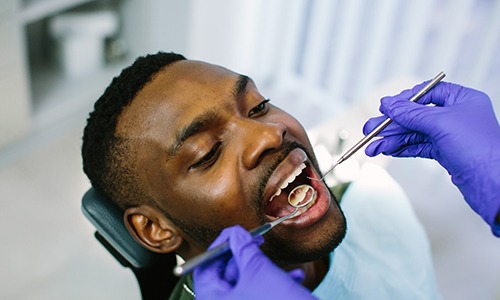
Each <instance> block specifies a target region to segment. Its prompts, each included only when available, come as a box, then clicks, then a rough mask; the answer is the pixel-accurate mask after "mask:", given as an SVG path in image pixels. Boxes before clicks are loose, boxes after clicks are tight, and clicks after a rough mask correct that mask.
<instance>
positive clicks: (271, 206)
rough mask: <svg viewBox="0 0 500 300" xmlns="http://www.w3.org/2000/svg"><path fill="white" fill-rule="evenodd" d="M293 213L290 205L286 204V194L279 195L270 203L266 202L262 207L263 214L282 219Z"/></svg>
mask: <svg viewBox="0 0 500 300" xmlns="http://www.w3.org/2000/svg"><path fill="white" fill-rule="evenodd" d="M293 211H295V208H293V207H292V206H291V205H290V204H288V195H287V194H286V193H281V195H279V196H278V197H274V199H273V200H272V201H270V202H267V204H266V206H265V207H264V213H265V214H266V215H269V216H273V217H277V218H279V217H283V216H286V215H288V214H290V213H292V212H293Z"/></svg>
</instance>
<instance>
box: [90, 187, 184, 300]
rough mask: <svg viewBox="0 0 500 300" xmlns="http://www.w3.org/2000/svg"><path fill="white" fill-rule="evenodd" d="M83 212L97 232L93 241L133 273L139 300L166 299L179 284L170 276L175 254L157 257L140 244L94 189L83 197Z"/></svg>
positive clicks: (118, 211)
mask: <svg viewBox="0 0 500 300" xmlns="http://www.w3.org/2000/svg"><path fill="white" fill-rule="evenodd" d="M82 212H83V214H84V215H85V217H86V218H87V219H88V220H89V221H90V222H91V223H92V224H93V225H94V226H95V228H96V229H97V231H96V232H95V234H94V235H95V238H96V239H97V240H98V241H99V242H100V243H101V244H102V245H103V246H104V248H106V249H107V250H108V251H109V253H111V255H113V257H114V258H115V259H116V260H117V261H118V262H119V263H120V264H121V265H122V266H124V267H126V268H130V269H131V270H132V272H133V273H134V275H135V277H136V279H137V282H138V284H139V288H140V291H141V295H142V299H143V300H156V299H168V296H169V295H170V293H171V291H172V290H173V288H174V286H175V284H176V283H177V281H178V279H177V277H175V276H174V275H173V273H172V269H173V267H174V266H175V265H176V257H175V254H173V253H172V254H159V253H155V252H152V251H149V250H147V249H146V248H144V247H142V246H141V245H139V243H137V242H136V241H135V240H134V239H133V238H132V236H131V235H130V233H129V232H128V230H127V228H126V227H125V224H124V223H123V211H122V210H121V209H120V208H119V207H118V206H117V205H116V204H115V203H113V202H112V201H111V200H109V199H107V198H105V197H103V196H102V195H100V194H99V193H98V192H97V191H96V190H95V189H94V188H90V189H89V190H88V191H87V192H86V193H85V195H84V196H83V199H82Z"/></svg>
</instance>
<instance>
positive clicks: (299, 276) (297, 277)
mask: <svg viewBox="0 0 500 300" xmlns="http://www.w3.org/2000/svg"><path fill="white" fill-rule="evenodd" d="M288 274H289V275H290V277H292V279H293V281H295V282H297V283H302V281H304V278H305V274H304V271H303V270H302V269H295V270H292V271H290V272H288Z"/></svg>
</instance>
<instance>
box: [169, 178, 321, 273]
mask: <svg viewBox="0 0 500 300" xmlns="http://www.w3.org/2000/svg"><path fill="white" fill-rule="evenodd" d="M300 187H301V186H298V187H296V188H295V189H294V190H296V189H298V188H300ZM308 189H310V190H311V191H313V192H312V193H311V194H308V195H307V196H304V197H305V198H304V199H302V200H301V201H299V202H298V203H296V202H293V201H291V199H290V196H288V204H290V205H291V206H292V207H294V208H295V210H294V211H293V212H291V213H289V214H288V215H285V216H283V217H281V218H278V219H276V220H274V221H271V222H268V223H265V224H263V225H260V226H259V227H257V228H254V229H252V230H251V231H250V234H251V235H252V237H254V236H257V235H264V234H265V233H267V232H268V231H269V230H271V229H272V228H273V227H274V226H276V225H278V224H280V223H281V222H283V221H285V220H288V219H290V218H291V217H293V216H295V215H296V214H297V212H298V211H299V208H302V207H305V206H307V205H308V204H309V203H311V202H312V201H313V200H314V199H316V191H314V189H313V188H312V187H310V186H308ZM292 193H293V190H292V192H291V193H290V195H291V194H292ZM229 251H230V249H229V243H228V242H225V243H222V244H220V245H219V246H217V247H215V248H212V249H210V250H207V251H206V252H204V253H202V254H200V255H198V256H195V257H194V258H192V259H190V260H188V261H186V262H185V263H184V264H182V265H179V266H175V267H174V270H173V273H174V275H175V276H178V277H180V276H182V275H186V274H187V273H189V272H191V271H193V270H194V268H196V267H197V266H199V265H201V264H204V263H206V262H208V261H210V260H213V259H215V258H217V257H219V256H220V255H223V254H225V253H227V252H229Z"/></svg>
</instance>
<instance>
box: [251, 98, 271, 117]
mask: <svg viewBox="0 0 500 300" xmlns="http://www.w3.org/2000/svg"><path fill="white" fill-rule="evenodd" d="M269 101H271V100H270V99H266V100H264V101H262V102H261V103H259V104H258V105H257V106H255V107H254V108H252V109H251V110H250V111H249V112H248V117H258V116H261V115H263V114H265V113H266V112H267V111H268V110H269V105H268V104H267V103H268V102H269Z"/></svg>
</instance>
